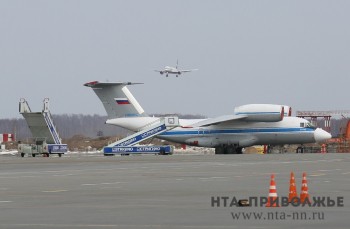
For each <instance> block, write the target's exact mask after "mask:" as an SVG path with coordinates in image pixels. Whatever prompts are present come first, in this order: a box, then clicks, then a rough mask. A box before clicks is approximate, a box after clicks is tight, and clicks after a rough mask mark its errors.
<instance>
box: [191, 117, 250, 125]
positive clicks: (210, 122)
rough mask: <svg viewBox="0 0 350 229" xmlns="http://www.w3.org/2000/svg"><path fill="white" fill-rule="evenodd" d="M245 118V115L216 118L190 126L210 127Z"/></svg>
mask: <svg viewBox="0 0 350 229" xmlns="http://www.w3.org/2000/svg"><path fill="white" fill-rule="evenodd" d="M245 118H247V116H246V115H224V116H220V117H217V118H210V119H206V120H203V121H200V122H197V123H194V124H192V125H191V126H192V127H205V126H211V125H218V124H221V123H225V122H232V121H235V120H241V119H245Z"/></svg>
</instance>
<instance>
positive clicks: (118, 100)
mask: <svg viewBox="0 0 350 229" xmlns="http://www.w3.org/2000/svg"><path fill="white" fill-rule="evenodd" d="M115 101H116V103H117V104H118V105H126V104H130V102H129V100H128V99H127V98H115Z"/></svg>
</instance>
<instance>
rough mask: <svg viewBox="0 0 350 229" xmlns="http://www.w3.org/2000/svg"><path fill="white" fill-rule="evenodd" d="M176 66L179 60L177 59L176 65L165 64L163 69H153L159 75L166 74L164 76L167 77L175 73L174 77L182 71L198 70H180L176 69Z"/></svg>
mask: <svg viewBox="0 0 350 229" xmlns="http://www.w3.org/2000/svg"><path fill="white" fill-rule="evenodd" d="M178 66H179V61H178V60H177V61H176V67H170V66H165V67H164V69H163V70H154V71H156V72H159V73H160V74H161V75H163V74H166V77H168V76H169V74H176V77H178V76H179V75H181V74H182V73H186V72H192V71H197V70H198V69H188V70H180V69H178Z"/></svg>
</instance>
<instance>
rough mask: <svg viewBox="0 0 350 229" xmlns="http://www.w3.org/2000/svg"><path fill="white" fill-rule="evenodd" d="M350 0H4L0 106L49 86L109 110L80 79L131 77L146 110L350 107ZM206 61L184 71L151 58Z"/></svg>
mask: <svg viewBox="0 0 350 229" xmlns="http://www.w3.org/2000/svg"><path fill="white" fill-rule="evenodd" d="M349 12H350V1H338V0H337V1H321V0H315V1H304V0H303V1H295V0H293V1H281V0H277V1H260V0H258V1H247V0H242V1H233V0H228V1H203V0H198V1H190V0H183V1H179V0H176V1H175V0H173V1H165V0H159V1H151V0H147V1H143V0H139V1H136V0H125V1H105V0H103V1H100V0H99V1H87V0H82V1H74V0H67V1H46V0H43V1H26V0H23V1H16V0H9V1H4V0H1V1H0V77H1V81H0V82H1V88H0V102H1V105H0V108H1V109H0V118H18V117H21V116H20V115H19V113H18V102H19V99H20V98H22V97H23V98H26V99H27V100H28V101H29V104H30V106H31V108H32V110H33V111H40V110H41V108H42V100H43V98H45V97H48V98H50V105H51V112H52V113H53V114H64V113H69V114H102V115H104V114H105V111H104V109H103V106H102V104H101V103H100V101H99V99H98V98H97V96H96V95H95V94H94V93H93V91H92V90H91V89H90V88H87V87H84V86H83V84H84V83H86V82H89V81H93V80H99V81H106V80H108V81H109V82H114V81H115V82H116V81H131V82H143V83H145V84H144V85H135V86H131V87H129V89H130V91H131V92H132V93H133V94H134V96H135V97H136V99H137V100H138V101H139V103H140V104H141V106H142V107H143V108H144V110H145V111H146V112H147V113H175V112H176V113H184V114H203V115H206V116H208V117H215V116H218V115H223V114H230V113H233V108H234V107H235V106H239V105H243V104H248V103H276V104H286V105H290V106H292V107H293V110H294V111H296V110H337V109H347V110H350V102H349V98H350V97H349V87H350V24H349V22H350V13H349ZM177 59H179V67H180V68H199V71H196V72H193V73H188V74H185V75H183V76H181V77H179V78H175V77H173V76H172V77H170V76H169V77H168V78H166V77H164V76H161V75H160V74H159V73H156V72H154V71H153V70H154V69H159V68H163V67H164V66H166V65H170V66H172V65H176V60H177Z"/></svg>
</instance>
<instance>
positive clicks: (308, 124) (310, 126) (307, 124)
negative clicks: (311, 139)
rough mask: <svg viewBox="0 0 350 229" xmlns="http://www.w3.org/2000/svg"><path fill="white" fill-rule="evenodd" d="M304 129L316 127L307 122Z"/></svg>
mask: <svg viewBox="0 0 350 229" xmlns="http://www.w3.org/2000/svg"><path fill="white" fill-rule="evenodd" d="M306 127H307V128H312V129H316V126H314V125H312V124H311V123H310V122H307V123H306Z"/></svg>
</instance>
